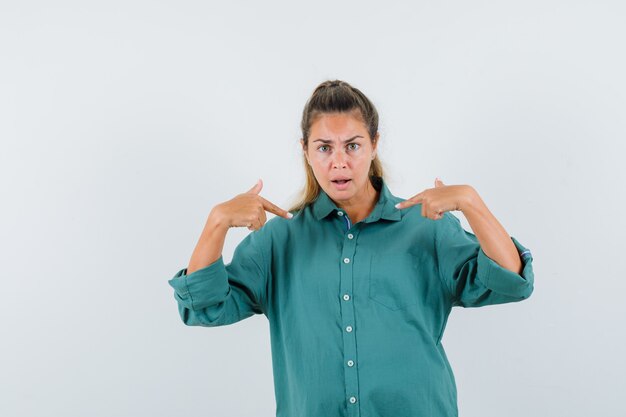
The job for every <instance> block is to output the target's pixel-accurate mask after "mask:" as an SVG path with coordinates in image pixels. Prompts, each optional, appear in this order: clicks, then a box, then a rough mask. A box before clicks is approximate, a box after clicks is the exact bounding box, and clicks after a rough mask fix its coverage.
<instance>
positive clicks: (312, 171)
mask: <svg viewBox="0 0 626 417" xmlns="http://www.w3.org/2000/svg"><path fill="white" fill-rule="evenodd" d="M301 129H302V138H301V139H300V143H301V145H302V153H303V155H302V160H303V163H304V169H305V174H306V184H305V187H304V190H303V193H302V194H303V195H302V198H301V201H300V202H299V203H297V204H296V205H295V206H294V207H292V208H291V209H289V211H293V210H300V209H302V208H304V206H306V205H307V204H309V203H311V202H313V201H314V200H315V199H316V198H317V196H318V194H319V192H320V189H323V190H324V191H325V192H326V193H327V194H328V195H329V197H331V198H332V199H333V200H335V201H339V202H341V201H349V200H352V199H353V198H354V197H355V196H356V195H357V194H358V193H360V192H361V191H362V190H363V187H365V186H370V184H369V181H370V180H369V178H370V177H371V176H378V177H383V169H382V164H381V162H380V160H379V158H378V156H377V153H376V149H377V145H378V139H379V136H380V135H379V133H378V112H377V111H376V108H375V107H374V105H373V104H372V103H371V101H370V100H369V99H368V98H367V97H365V95H364V94H363V93H362V92H361V91H360V90H358V89H357V88H355V87H352V86H351V85H350V84H348V83H346V82H345V81H339V80H334V81H325V82H323V83H321V84H320V85H319V86H317V87H316V88H315V90H314V91H313V94H312V95H311V97H310V98H309V100H308V101H307V103H306V105H305V107H304V111H303V112H302V122H301ZM337 178H348V179H350V181H348V183H346V184H344V185H340V184H337V183H336V182H334V181H333V180H336V179H337Z"/></svg>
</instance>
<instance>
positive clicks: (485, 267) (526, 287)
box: [477, 236, 535, 298]
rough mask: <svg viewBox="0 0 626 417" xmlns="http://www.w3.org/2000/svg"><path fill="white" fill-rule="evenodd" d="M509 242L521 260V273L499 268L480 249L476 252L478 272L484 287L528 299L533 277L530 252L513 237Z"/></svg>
mask: <svg viewBox="0 0 626 417" xmlns="http://www.w3.org/2000/svg"><path fill="white" fill-rule="evenodd" d="M511 240H512V241H513V243H514V244H515V247H516V248H517V251H518V253H519V255H520V259H521V260H522V273H521V274H517V273H515V272H513V271H510V270H508V269H506V268H503V267H502V266H500V265H499V264H498V263H497V262H496V261H494V260H493V259H491V258H490V257H488V256H487V254H485V252H483V249H482V247H481V248H480V249H479V250H478V260H477V262H478V271H480V279H481V281H483V283H484V285H485V286H486V287H487V288H489V289H491V290H493V291H495V292H497V293H500V294H504V295H508V296H511V297H519V298H528V297H529V296H530V294H531V293H532V292H533V285H534V280H535V276H534V273H533V267H532V260H533V257H532V254H531V252H530V250H528V249H527V248H525V247H524V246H522V244H521V243H519V242H518V241H517V239H515V238H514V237H513V236H511Z"/></svg>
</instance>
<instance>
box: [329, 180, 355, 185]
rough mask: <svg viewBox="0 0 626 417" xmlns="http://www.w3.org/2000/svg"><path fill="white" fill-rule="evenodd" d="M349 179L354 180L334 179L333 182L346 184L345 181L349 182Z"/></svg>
mask: <svg viewBox="0 0 626 417" xmlns="http://www.w3.org/2000/svg"><path fill="white" fill-rule="evenodd" d="M348 181H352V180H334V181H332V182H334V183H335V184H345V183H347V182H348Z"/></svg>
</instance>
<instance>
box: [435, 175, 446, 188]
mask: <svg viewBox="0 0 626 417" xmlns="http://www.w3.org/2000/svg"><path fill="white" fill-rule="evenodd" d="M442 185H444V183H443V181H441V180H440V179H439V177H437V178H435V187H441V186H442Z"/></svg>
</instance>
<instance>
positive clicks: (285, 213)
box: [259, 196, 293, 219]
mask: <svg viewBox="0 0 626 417" xmlns="http://www.w3.org/2000/svg"><path fill="white" fill-rule="evenodd" d="M259 197H260V196H259ZM260 198H261V201H262V202H263V208H264V209H265V210H266V211H269V212H270V213H274V214H276V215H278V216H280V217H284V218H285V219H291V218H292V217H293V214H291V213H289V212H288V211H287V210H283V209H281V208H280V207H278V206H277V205H276V204H274V203H271V202H269V201H268V200H266V199H264V198H263V197H260Z"/></svg>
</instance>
